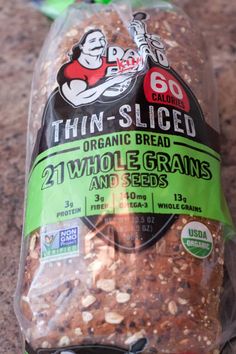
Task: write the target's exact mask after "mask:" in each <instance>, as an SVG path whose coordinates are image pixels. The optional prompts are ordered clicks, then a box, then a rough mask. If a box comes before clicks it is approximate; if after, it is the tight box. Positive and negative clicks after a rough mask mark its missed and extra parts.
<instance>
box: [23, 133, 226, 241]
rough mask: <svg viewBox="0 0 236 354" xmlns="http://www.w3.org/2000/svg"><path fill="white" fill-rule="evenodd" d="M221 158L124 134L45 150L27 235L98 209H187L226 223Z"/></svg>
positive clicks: (159, 138) (32, 185) (176, 140)
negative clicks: (222, 192)
mask: <svg viewBox="0 0 236 354" xmlns="http://www.w3.org/2000/svg"><path fill="white" fill-rule="evenodd" d="M219 186H220V157H219V155H218V154H217V153H216V152H214V151H213V150H212V149H210V148H208V147H206V146H204V145H202V144H199V143H196V142H193V141H190V140H189V139H186V138H180V137H177V136H168V135H165V134H153V133H152V134H151V133H144V132H133V131H130V132H124V133H118V134H110V135H109V136H103V137H96V138H90V139H87V140H81V141H76V142H72V143H67V144H64V145H63V146H57V147H54V148H51V149H49V150H47V151H45V152H44V153H42V154H40V155H39V156H38V157H37V159H36V161H35V163H34V166H33V168H32V172H31V175H30V179H29V188H28V190H29V192H28V198H27V209H26V210H27V212H26V223H25V233H26V235H27V234H29V233H30V232H31V231H33V230H35V229H37V228H38V227H40V226H42V225H45V224H52V223H57V222H59V221H63V220H69V219H72V218H76V217H84V216H91V215H98V214H100V213H103V214H114V213H115V214H129V213H151V214H188V215H197V216H204V217H207V218H209V219H216V220H220V221H222V222H225V223H230V217H229V216H228V214H227V213H226V211H225V210H222V208H221V206H222V200H221V189H220V188H219Z"/></svg>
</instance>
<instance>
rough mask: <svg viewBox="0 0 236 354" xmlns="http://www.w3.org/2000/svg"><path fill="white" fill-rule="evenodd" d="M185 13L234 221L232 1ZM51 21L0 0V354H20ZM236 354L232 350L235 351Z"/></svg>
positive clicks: (205, 0) (203, 2)
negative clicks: (201, 56)
mask: <svg viewBox="0 0 236 354" xmlns="http://www.w3.org/2000/svg"><path fill="white" fill-rule="evenodd" d="M186 11H187V12H188V13H189V14H190V15H191V16H192V17H193V18H194V19H195V21H196V23H197V25H198V26H199V27H200V29H201V31H202V32H203V34H204V36H205V39H206V42H207V45H208V47H209V50H210V51H211V54H212V59H213V66H214V73H215V77H216V83H217V89H218V105H219V112H220V122H221V141H222V154H223V181H224V186H225V191H226V196H227V200H228V202H229V205H230V208H231V212H232V215H233V218H234V220H235V221H236V178H235V174H236V84H235V78H236V21H235V19H236V1H228V0H214V1H212V0H198V1H190V4H188V5H186ZM49 26H50V23H49V21H48V20H47V19H46V18H45V17H44V16H43V15H41V14H40V13H38V12H37V11H36V10H35V9H34V8H33V7H31V6H30V5H28V4H27V2H26V1H23V0H8V1H5V0H0V38H1V40H0V41H1V51H0V82H1V90H0V107H1V119H0V132H1V139H0V171H1V173H0V178H1V183H0V201H1V224H0V225H1V227H0V280H1V287H0V331H1V335H0V354H18V353H19V354H20V353H21V344H20V335H19V329H18V325H17V321H16V318H15V315H14V312H13V293H14V289H15V286H16V279H17V271H18V262H19V253H20V240H21V228H22V216H23V196H24V178H25V177H24V160H25V140H26V125H27V111H28V102H29V93H30V82H31V78H32V72H33V67H34V63H35V60H36V58H37V56H38V54H39V51H40V47H41V45H42V43H43V40H44V38H45V36H46V34H47V32H48V29H49ZM235 353H236V349H235Z"/></svg>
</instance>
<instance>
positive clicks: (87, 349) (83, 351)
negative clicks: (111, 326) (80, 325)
mask: <svg viewBox="0 0 236 354" xmlns="http://www.w3.org/2000/svg"><path fill="white" fill-rule="evenodd" d="M146 345H147V339H146V338H140V339H138V340H137V341H136V342H135V343H133V344H132V345H131V346H130V349H129V350H127V349H123V348H118V347H115V346H108V345H107V346H106V345H84V346H82V345H81V346H73V347H68V348H61V349H38V350H37V351H36V352H35V351H34V350H33V349H32V348H30V346H29V345H28V344H27V343H26V350H27V353H28V354H139V353H142V352H143V350H144V349H145V347H146Z"/></svg>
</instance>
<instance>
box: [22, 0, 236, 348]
mask: <svg viewBox="0 0 236 354" xmlns="http://www.w3.org/2000/svg"><path fill="white" fill-rule="evenodd" d="M220 161H221V159H220V154H219V122H218V116H217V109H216V104H215V96H214V87H213V84H212V72H211V67H210V64H209V58H208V56H207V53H206V50H205V46H204V43H203V40H202V37H201V35H200V34H199V33H198V31H197V30H196V29H195V27H194V26H192V23H191V21H190V19H189V18H188V17H187V16H186V15H185V14H184V13H183V12H182V10H180V9H179V8H177V7H175V6H174V5H171V4H170V3H167V2H160V1H145V3H144V2H142V1H140V2H139V1H134V2H130V1H114V2H113V3H112V4H110V5H108V6H103V5H98V4H96V5H88V4H82V3H81V4H79V5H76V6H72V7H71V8H69V9H68V11H67V12H66V13H65V14H64V15H62V16H61V17H60V18H58V19H57V20H56V21H55V23H54V24H53V26H52V29H51V31H50V34H49V36H48V38H47V40H46V42H45V44H44V47H43V49H42V52H41V55H40V57H39V60H38V62H37V64H36V69H35V74H34V79H33V85H32V94H31V104H30V112H29V125H28V140H27V162H26V175H27V187H26V189H27V192H26V207H25V223H24V232H23V239H22V254H21V265H20V272H19V282H18V287H17V291H16V296H15V311H16V314H17V317H18V320H19V323H20V326H21V329H22V333H23V337H24V340H25V346H26V347H25V348H26V349H25V353H28V354H35V353H37V354H43V353H47V354H49V353H54V354H56V353H57V354H59V353H60V354H74V353H80V354H83V353H84V354H85V353H91V354H92V353H97V354H100V353H101V354H109V353H118V352H122V353H141V352H144V353H158V354H159V353H169V354H209V353H211V354H213V353H214V354H215V353H218V349H219V348H220V347H222V346H223V345H224V344H225V343H226V342H227V341H228V340H229V339H230V338H231V337H232V336H233V330H234V323H233V320H232V318H231V314H230V313H229V311H228V312H224V316H223V317H224V318H223V321H221V320H220V304H221V303H227V301H226V299H227V296H226V295H225V296H226V297H224V296H223V298H222V300H221V297H222V286H223V267H224V249H225V245H227V244H228V245H230V244H231V243H232V244H234V242H235V241H234V236H233V232H232V231H231V234H232V235H231V234H230V232H227V233H225V232H224V230H226V229H227V230H231V229H232V221H231V218H230V215H229V212H228V209H227V206H226V204H225V199H224V197H223V194H222V189H221V180H220ZM226 238H227V239H228V241H227V242H225V239H226ZM226 248H227V250H229V247H226ZM231 249H232V248H231ZM226 261H227V262H226V265H227V267H228V274H229V276H230V278H231V279H232V276H233V274H234V273H235V271H234V269H235V260H234V259H233V253H232V252H231V253H229V254H228V256H227V259H226ZM225 284H226V288H225V292H224V293H223V294H226V293H227V290H228V286H227V283H226V281H225ZM227 314H228V315H227Z"/></svg>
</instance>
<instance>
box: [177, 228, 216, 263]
mask: <svg viewBox="0 0 236 354" xmlns="http://www.w3.org/2000/svg"><path fill="white" fill-rule="evenodd" d="M181 242H182V244H183V246H184V248H185V249H186V251H187V252H189V253H190V254H191V255H192V256H194V257H197V258H206V257H208V256H209V255H210V254H211V252H212V249H213V239H212V234H211V232H210V230H209V229H208V228H207V227H206V225H204V224H203V223H201V222H197V221H192V222H189V223H188V224H186V225H185V227H184V228H183V230H182V232H181Z"/></svg>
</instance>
